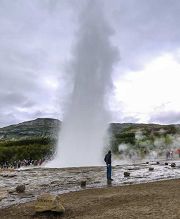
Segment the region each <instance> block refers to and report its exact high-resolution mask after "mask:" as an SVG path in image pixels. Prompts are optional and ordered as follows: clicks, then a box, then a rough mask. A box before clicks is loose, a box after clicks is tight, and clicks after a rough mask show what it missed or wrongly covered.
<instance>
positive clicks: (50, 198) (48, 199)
mask: <svg viewBox="0 0 180 219" xmlns="http://www.w3.org/2000/svg"><path fill="white" fill-rule="evenodd" d="M35 211H36V212H45V211H53V212H58V213H64V212H65V208H64V207H63V205H62V204H61V203H60V197H59V196H56V195H52V194H43V195H41V196H39V197H38V198H37V201H36V203H35Z"/></svg>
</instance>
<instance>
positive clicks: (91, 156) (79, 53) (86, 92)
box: [48, 1, 118, 167]
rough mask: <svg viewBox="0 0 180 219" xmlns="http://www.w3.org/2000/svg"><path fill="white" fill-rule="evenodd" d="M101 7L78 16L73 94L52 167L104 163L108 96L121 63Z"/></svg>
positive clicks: (91, 6)
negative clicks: (116, 65)
mask: <svg viewBox="0 0 180 219" xmlns="http://www.w3.org/2000/svg"><path fill="white" fill-rule="evenodd" d="M101 7H102V6H101ZM101 7H100V5H99V4H98V3H97V1H96V2H95V1H93V2H92V1H91V2H89V4H87V5H86V7H85V9H84V10H83V11H82V12H81V13H80V16H79V23H80V25H79V30H78V32H77V39H76V45H75V47H74V50H73V54H72V56H73V58H72V60H71V62H70V66H69V67H70V68H71V71H72V75H73V83H74V84H73V92H72V95H71V97H70V103H69V105H68V107H67V108H68V109H67V112H66V114H65V118H64V120H63V125H62V129H61V132H60V136H59V142H58V147H57V152H56V155H55V158H54V160H52V161H51V162H50V163H49V164H48V166H49V167H74V166H90V165H100V164H102V161H103V159H102V155H103V147H104V144H105V141H104V140H105V135H106V131H107V128H108V122H109V114H108V112H107V110H106V109H105V108H106V107H105V103H106V102H107V96H106V94H107V93H108V90H109V89H110V88H111V84H112V81H111V72H112V69H113V65H114V63H115V62H116V61H117V60H118V52H117V49H116V48H115V47H114V46H112V45H111V42H110V36H111V35H112V34H113V31H112V29H111V28H110V26H109V25H108V24H107V22H106V20H105V18H104V15H103V11H102V9H101ZM105 98H106V99H105Z"/></svg>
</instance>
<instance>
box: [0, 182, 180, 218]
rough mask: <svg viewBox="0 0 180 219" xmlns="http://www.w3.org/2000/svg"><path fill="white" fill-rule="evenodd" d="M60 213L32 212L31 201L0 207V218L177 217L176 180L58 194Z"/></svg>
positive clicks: (179, 211)
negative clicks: (58, 214)
mask: <svg viewBox="0 0 180 219" xmlns="http://www.w3.org/2000/svg"><path fill="white" fill-rule="evenodd" d="M61 199H62V203H63V205H64V207H65V209H66V212H65V214H64V215H63V216H57V215H46V214H44V215H35V214H34V207H33V205H34V203H33V202H31V203H26V204H21V205H18V206H12V207H9V208H6V209H3V210H2V209H1V210H0V218H1V219H4V218H6V219H9V218H10V219H20V218H27V219H29V218H34V219H38V218H63V219H114V218H122V219H131V218H137V219H146V218H152V219H157V218H158V219H159V218H162V219H180V179H177V180H168V181H161V182H153V183H146V184H139V185H129V186H120V187H109V188H103V189H87V190H83V191H80V192H71V193H68V194H63V195H61Z"/></svg>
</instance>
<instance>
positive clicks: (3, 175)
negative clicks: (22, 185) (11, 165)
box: [1, 173, 17, 178]
mask: <svg viewBox="0 0 180 219" xmlns="http://www.w3.org/2000/svg"><path fill="white" fill-rule="evenodd" d="M1 176H2V177H7V178H12V177H15V176H17V175H16V174H9V173H4V174H2V175H1Z"/></svg>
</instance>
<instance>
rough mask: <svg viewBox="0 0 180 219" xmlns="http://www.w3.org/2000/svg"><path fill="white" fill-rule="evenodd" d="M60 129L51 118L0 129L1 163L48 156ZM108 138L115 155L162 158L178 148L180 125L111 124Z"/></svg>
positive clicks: (50, 154)
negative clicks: (169, 151) (156, 154)
mask: <svg viewBox="0 0 180 219" xmlns="http://www.w3.org/2000/svg"><path fill="white" fill-rule="evenodd" d="M60 128H61V122H60V121H59V120H57V119H50V118H38V119H35V120H32V121H27V122H23V123H20V124H17V125H11V126H7V127H4V128H0V163H3V162H5V161H8V162H14V161H17V160H23V159H32V160H39V159H46V158H49V157H51V156H52V155H53V153H54V151H55V145H56V142H57V139H58V134H59V131H60ZM108 135H109V137H110V145H109V147H110V148H111V149H112V151H113V153H114V154H121V153H123V154H124V155H127V156H128V155H131V154H134V153H136V154H137V155H138V156H140V157H143V156H145V155H147V154H149V153H150V152H151V151H154V150H155V151H156V152H157V153H158V154H159V155H161V154H163V153H165V151H166V150H167V149H172V148H173V149H177V148H179V147H180V143H179V142H180V125H158V124H133V123H122V124H120V123H111V124H110V126H109V129H108Z"/></svg>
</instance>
